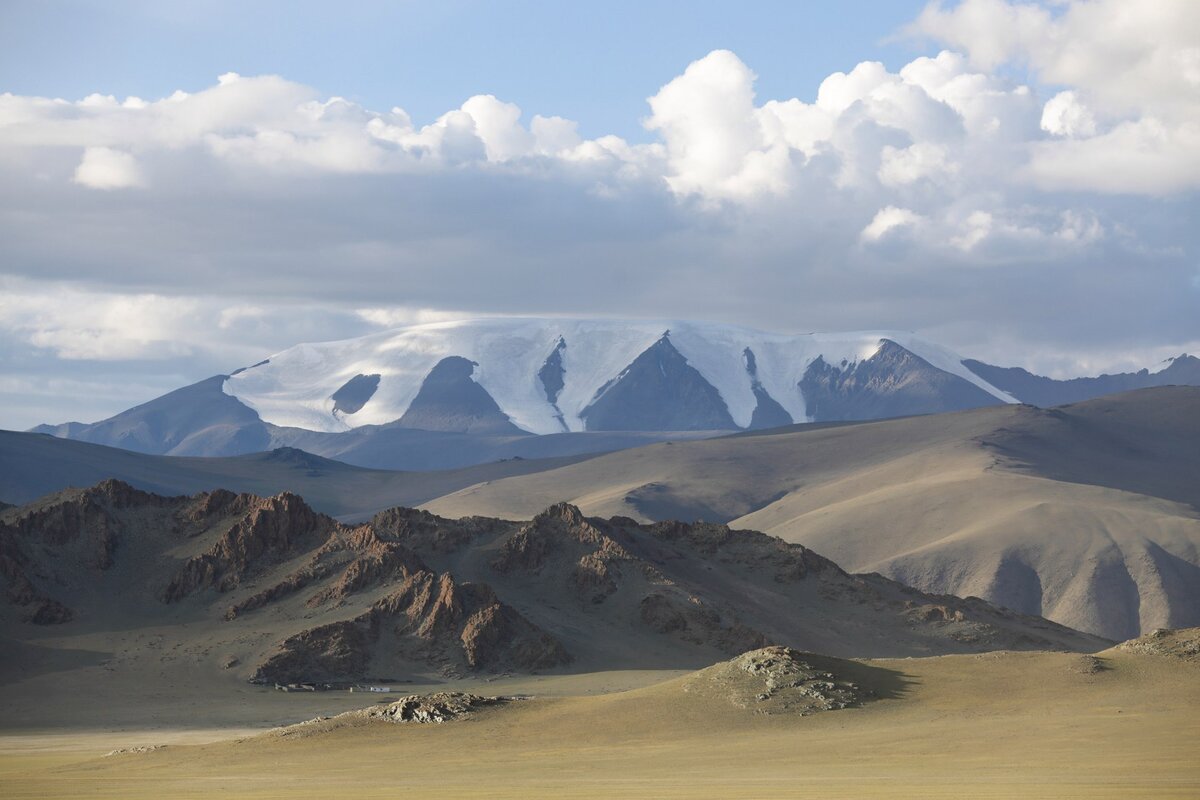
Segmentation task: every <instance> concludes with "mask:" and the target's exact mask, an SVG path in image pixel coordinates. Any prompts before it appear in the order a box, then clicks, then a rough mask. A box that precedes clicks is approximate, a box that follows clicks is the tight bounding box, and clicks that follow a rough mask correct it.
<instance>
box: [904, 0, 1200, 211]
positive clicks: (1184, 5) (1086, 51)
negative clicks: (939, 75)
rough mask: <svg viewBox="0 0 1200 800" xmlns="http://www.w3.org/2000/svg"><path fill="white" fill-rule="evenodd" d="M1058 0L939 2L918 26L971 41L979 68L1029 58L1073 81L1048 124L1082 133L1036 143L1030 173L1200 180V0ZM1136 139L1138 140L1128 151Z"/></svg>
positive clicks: (1129, 183)
mask: <svg viewBox="0 0 1200 800" xmlns="http://www.w3.org/2000/svg"><path fill="white" fill-rule="evenodd" d="M1051 5H1052V6H1057V8H1052V7H1047V6H1043V5H1038V4H1031V3H1013V2H1006V1H1005V0H963V2H960V3H958V4H957V5H955V6H953V7H947V6H946V5H945V4H944V3H941V2H933V3H930V4H929V5H928V6H927V7H926V8H925V10H924V11H923V12H922V13H921V15H920V16H919V17H918V19H917V20H916V21H915V22H914V23H913V24H912V25H911V26H909V28H908V31H909V33H910V34H912V35H914V36H921V37H929V38H933V39H935V40H936V41H939V42H942V43H944V44H946V45H949V46H950V47H953V48H954V49H956V50H960V51H962V52H964V53H966V54H967V56H968V58H969V59H970V61H971V63H972V64H973V65H975V66H976V67H977V68H980V69H984V70H994V69H997V68H999V67H1001V66H1003V65H1006V64H1009V65H1017V66H1022V67H1024V68H1026V69H1028V70H1029V72H1030V73H1031V74H1032V76H1033V77H1034V78H1035V79H1037V80H1038V81H1040V82H1041V83H1043V84H1047V85H1052V86H1062V87H1066V88H1065V89H1064V90H1063V91H1061V92H1059V93H1058V94H1057V95H1055V96H1054V97H1053V98H1051V99H1050V100H1049V101H1048V102H1047V103H1046V105H1045V108H1044V110H1043V114H1042V119H1041V127H1042V129H1043V130H1046V131H1048V132H1050V133H1052V134H1054V135H1056V136H1061V137H1068V138H1074V139H1079V140H1080V141H1076V142H1070V141H1068V142H1058V143H1056V144H1054V145H1053V146H1039V147H1035V149H1034V157H1033V159H1032V162H1033V163H1032V164H1031V169H1029V170H1028V171H1026V172H1025V173H1024V174H1026V175H1028V176H1029V177H1030V178H1031V179H1033V180H1034V181H1036V182H1037V183H1038V184H1039V185H1040V186H1042V187H1044V188H1047V189H1068V190H1096V191H1103V192H1121V193H1131V194H1148V195H1157V194H1172V193H1178V192H1182V191H1189V190H1195V189H1197V188H1198V187H1200V172H1197V170H1196V168H1195V163H1194V161H1195V160H1194V159H1192V158H1188V157H1187V155H1188V154H1187V152H1185V151H1186V150H1187V149H1188V148H1191V147H1192V146H1193V143H1194V141H1195V139H1196V126H1197V122H1196V120H1198V119H1200V4H1197V3H1195V2H1192V0H1159V1H1158V2H1154V3H1129V2H1126V1H1125V0H1089V1H1088V2H1084V1H1083V0H1070V1H1068V2H1062V3H1055V4H1051ZM1093 136H1096V137H1099V138H1100V141H1099V142H1096V141H1093V140H1092V139H1091V137H1093ZM1125 147H1132V148H1133V152H1132V153H1131V154H1130V155H1129V156H1128V157H1123V149H1122V148H1125ZM1108 157H1115V158H1117V160H1118V164H1117V169H1116V170H1115V171H1114V170H1109V169H1107V168H1106V169H1093V170H1092V171H1091V175H1088V174H1087V173H1086V172H1085V171H1084V170H1083V169H1081V168H1080V167H1081V165H1082V164H1083V163H1084V162H1087V161H1091V162H1092V163H1093V164H1097V163H1105V162H1106V160H1107V158H1108ZM1181 157H1182V158H1183V159H1184V161H1185V162H1186V164H1185V165H1184V167H1185V168H1184V169H1183V170H1182V171H1179V170H1177V169H1176V166H1177V165H1178V163H1179V159H1180V158H1181Z"/></svg>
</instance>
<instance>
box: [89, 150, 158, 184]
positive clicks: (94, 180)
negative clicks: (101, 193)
mask: <svg viewBox="0 0 1200 800" xmlns="http://www.w3.org/2000/svg"><path fill="white" fill-rule="evenodd" d="M75 182H76V183H78V184H80V185H81V186H87V187H89V188H91V189H128V188H130V187H132V186H141V185H142V184H143V178H142V172H141V170H140V169H139V168H138V163H137V159H135V158H134V157H133V155H132V154H130V153H125V152H122V151H120V150H114V149H112V148H111V147H87V148H84V151H83V158H82V159H81V160H80V162H79V166H78V167H76V168H75Z"/></svg>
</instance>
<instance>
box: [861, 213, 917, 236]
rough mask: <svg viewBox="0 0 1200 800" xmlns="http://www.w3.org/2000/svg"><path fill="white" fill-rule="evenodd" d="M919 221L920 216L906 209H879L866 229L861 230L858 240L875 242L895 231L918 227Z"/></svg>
mask: <svg viewBox="0 0 1200 800" xmlns="http://www.w3.org/2000/svg"><path fill="white" fill-rule="evenodd" d="M921 221H922V217H921V215H920V214H915V213H913V212H912V211H909V210H908V209H907V208H896V207H895V206H887V207H886V208H881V209H879V212H878V213H876V214H875V216H874V217H873V218H872V219H871V222H870V223H868V225H867V227H865V228H863V229H862V233H861V234H860V238H861V239H862V240H863V241H864V242H877V241H879V240H880V239H882V238H883V237H884V236H887V235H888V234H889V233H892V232H894V231H896V230H897V229H902V228H906V227H911V226H914V225H918V224H920V223H921Z"/></svg>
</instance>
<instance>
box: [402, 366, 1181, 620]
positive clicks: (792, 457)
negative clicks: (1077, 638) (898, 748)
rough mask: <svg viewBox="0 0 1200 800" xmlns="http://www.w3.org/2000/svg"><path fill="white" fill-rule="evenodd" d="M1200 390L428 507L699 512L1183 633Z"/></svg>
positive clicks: (946, 584)
mask: <svg viewBox="0 0 1200 800" xmlns="http://www.w3.org/2000/svg"><path fill="white" fill-rule="evenodd" d="M1197 442H1200V389H1197V388H1193V387H1184V386H1174V387H1164V388H1158V389H1146V390H1141V391H1136V392H1128V393H1125V394H1120V395H1113V396H1110V397H1103V398H1099V399H1096V400H1089V401H1086V402H1082V403H1077V404H1075V405H1070V406H1063V407H1061V408H1056V409H1040V408H1034V407H1032V406H1004V407H996V408H982V409H976V410H973V411H965V412H960V413H955V414H937V415H931V416H924V417H912V418H908V419H897V420H885V421H881V422H869V423H858V424H850V425H832V426H820V425H802V426H796V427H794V428H780V429H775V430H771V431H766V432H763V433H747V434H740V435H736V436H731V437H725V438H721V439H710V440H706V441H698V442H682V443H670V444H657V445H651V446H648V447H642V448H637V449H634V450H626V451H623V452H619V453H612V454H609V455H604V456H600V457H597V458H593V459H590V460H588V461H585V462H582V463H578V464H572V465H568V466H563V467H559V468H556V469H552V470H548V471H543V472H538V473H536V474H527V475H524V476H520V477H516V476H514V477H510V478H504V479H498V480H490V481H488V482H486V483H481V484H479V485H476V486H472V487H468V488H464V489H461V490H459V491H457V492H454V493H453V494H450V495H447V496H445V497H442V498H439V499H437V500H432V501H427V502H426V503H425V504H424V505H423V507H424V508H427V509H429V510H431V511H433V512H434V513H437V514H442V515H447V516H459V515H464V514H484V515H489V516H501V517H510V518H518V519H519V518H523V517H526V516H528V515H529V514H532V513H536V512H537V511H538V510H540V509H541V508H544V507H545V505H546V504H547V503H548V502H549V501H550V498H554V501H558V500H567V501H569V502H572V503H575V504H576V505H578V506H579V507H580V508H581V509H582V510H583V511H584V513H587V514H600V515H615V514H621V515H626V516H629V517H633V518H636V519H639V520H655V519H687V520H692V519H703V520H708V521H710V522H722V523H726V524H728V525H730V526H731V527H734V528H750V529H754V530H760V531H764V532H766V533H770V534H773V535H775V536H780V537H782V538H784V539H786V540H788V541H791V542H798V543H801V544H804V545H805V546H808V547H811V548H813V549H814V550H816V551H817V552H818V553H821V554H822V555H825V556H827V557H829V558H831V559H833V560H834V561H836V562H837V563H838V564H840V565H841V566H843V567H845V568H846V569H848V570H851V571H854V572H879V573H882V574H883V575H886V576H888V577H890V578H893V579H895V580H898V581H901V582H902V583H906V584H908V585H911V586H915V587H917V588H920V589H923V590H925V591H930V592H944V593H949V594H956V595H959V596H967V595H975V596H977V597H982V598H984V599H986V600H989V601H991V602H993V603H997V604H999V605H1003V606H1006V607H1008V608H1013V609H1018V610H1020V611H1023V612H1025V613H1029V614H1038V615H1041V616H1045V617H1047V618H1049V619H1053V620H1055V621H1056V622H1061V623H1062V624H1064V625H1070V626H1071V627H1074V628H1078V629H1080V630H1085V631H1089V632H1092V633H1096V634H1099V635H1101V636H1107V637H1108V638H1111V639H1126V638H1131V637H1134V636H1137V635H1138V634H1140V633H1142V632H1145V631H1149V630H1151V629H1153V628H1157V627H1180V626H1192V625H1197V624H1200V446H1197Z"/></svg>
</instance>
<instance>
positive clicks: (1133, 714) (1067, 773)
mask: <svg viewBox="0 0 1200 800" xmlns="http://www.w3.org/2000/svg"><path fill="white" fill-rule="evenodd" d="M1089 658H1090V657H1088V656H1080V655H1074V654H1061V653H991V654H984V655H970V656H941V657H935V658H925V659H903V660H873V661H864V662H860V663H859V664H858V666H856V667H854V670H855V671H856V674H854V675H852V676H851V677H852V678H853V679H855V680H856V681H858V682H859V683H861V684H862V685H864V686H867V687H868V688H870V689H872V690H873V691H874V692H875V694H876V695H877V698H878V699H875V700H872V701H870V702H868V703H867V704H865V705H864V706H862V707H859V708H851V709H846V710H842V711H830V712H824V713H819V714H814V715H811V716H798V715H790V714H782V715H773V716H765V715H760V714H755V713H753V712H751V711H747V710H744V709H739V708H736V707H734V706H733V705H731V704H730V703H729V702H728V700H727V698H725V697H723V696H719V695H717V694H712V693H704V692H697V691H685V690H684V688H683V687H684V686H685V685H686V684H685V681H684V680H683V679H681V678H675V679H671V680H666V681H663V682H660V683H656V684H653V685H650V686H645V687H642V688H635V689H628V690H625V691H618V692H612V693H608V694H599V695H597V694H591V695H589V694H586V693H584V692H585V691H586V685H587V684H588V680H591V681H592V682H595V683H603V682H605V681H606V680H607V679H606V678H605V677H604V676H603V675H602V674H601V675H596V676H592V678H590V679H580V680H576V682H575V683H574V684H573V686H574V688H575V689H576V690H578V692H579V693H577V694H574V695H571V696H562V697H538V698H535V699H531V700H523V701H519V702H514V703H511V704H508V705H506V706H502V707H499V708H495V709H490V710H486V711H483V712H480V713H478V714H476V715H475V716H474V717H472V718H469V719H465V720H461V721H457V722H450V723H446V724H442V725H394V724H391V723H387V722H375V723H372V724H362V725H355V726H339V725H337V724H329V725H325V726H315V727H314V729H313V730H311V731H305V732H303V733H297V734H293V735H288V736H281V735H279V734H278V733H277V732H276V733H266V734H261V735H256V736H252V735H250V734H249V733H248V732H247V731H245V730H240V731H239V730H226V731H213V730H205V729H203V728H202V727H200V726H199V725H198V726H197V729H196V730H193V731H188V732H185V731H176V732H173V733H172V732H162V731H159V732H157V733H151V732H146V733H143V734H138V733H136V732H126V733H123V734H107V735H102V734H98V733H82V732H81V733H70V732H65V733H59V734H57V735H53V736H48V735H40V736H35V735H16V734H12V735H8V736H5V737H4V738H3V739H0V747H2V748H3V750H2V752H0V786H2V787H3V792H2V794H3V796H4V797H6V798H12V799H13V800H15V799H16V798H31V797H93V798H164V797H169V798H188V797H208V796H222V797H244V798H273V797H297V798H330V797H356V798H373V797H397V796H407V795H410V794H411V795H413V796H422V797H463V796H480V797H495V798H526V797H556V798H557V797H589V798H590V797H660V798H675V797H678V798H695V797H733V798H740V797H747V798H752V797H766V796H773V797H821V798H861V797H913V798H918V797H919V798H960V797H978V798H988V797H1005V798H1008V797H1023V798H1040V797H1055V798H1059V797H1079V798H1084V797H1087V798H1107V797H1112V798H1128V797H1163V798H1167V797H1174V798H1185V797H1187V798H1194V797H1197V796H1200V715H1197V714H1196V712H1195V709H1196V708H1200V669H1198V668H1197V665H1196V664H1195V663H1188V662H1184V661H1181V660H1177V659H1173V658H1170V657H1163V656H1151V655H1140V654H1132V653H1126V652H1122V651H1106V652H1104V653H1102V654H1100V664H1101V665H1102V667H1103V668H1102V669H1100V670H1098V671H1095V670H1094V669H1093V667H1092V662H1090V661H1089ZM476 690H477V691H481V692H487V691H489V689H488V688H487V687H477V688H476ZM494 690H495V689H494V688H493V689H492V691H494ZM74 701H75V702H84V699H83V698H74ZM214 702H217V701H216V700H214ZM342 706H343V707H344V703H342ZM154 743H166V744H167V745H168V746H167V747H165V748H163V749H159V750H155V751H153V752H146V753H129V754H122V755H117V756H111V757H104V753H106V752H108V751H109V750H112V749H114V748H116V747H123V746H129V745H131V744H140V745H145V744H154Z"/></svg>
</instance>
